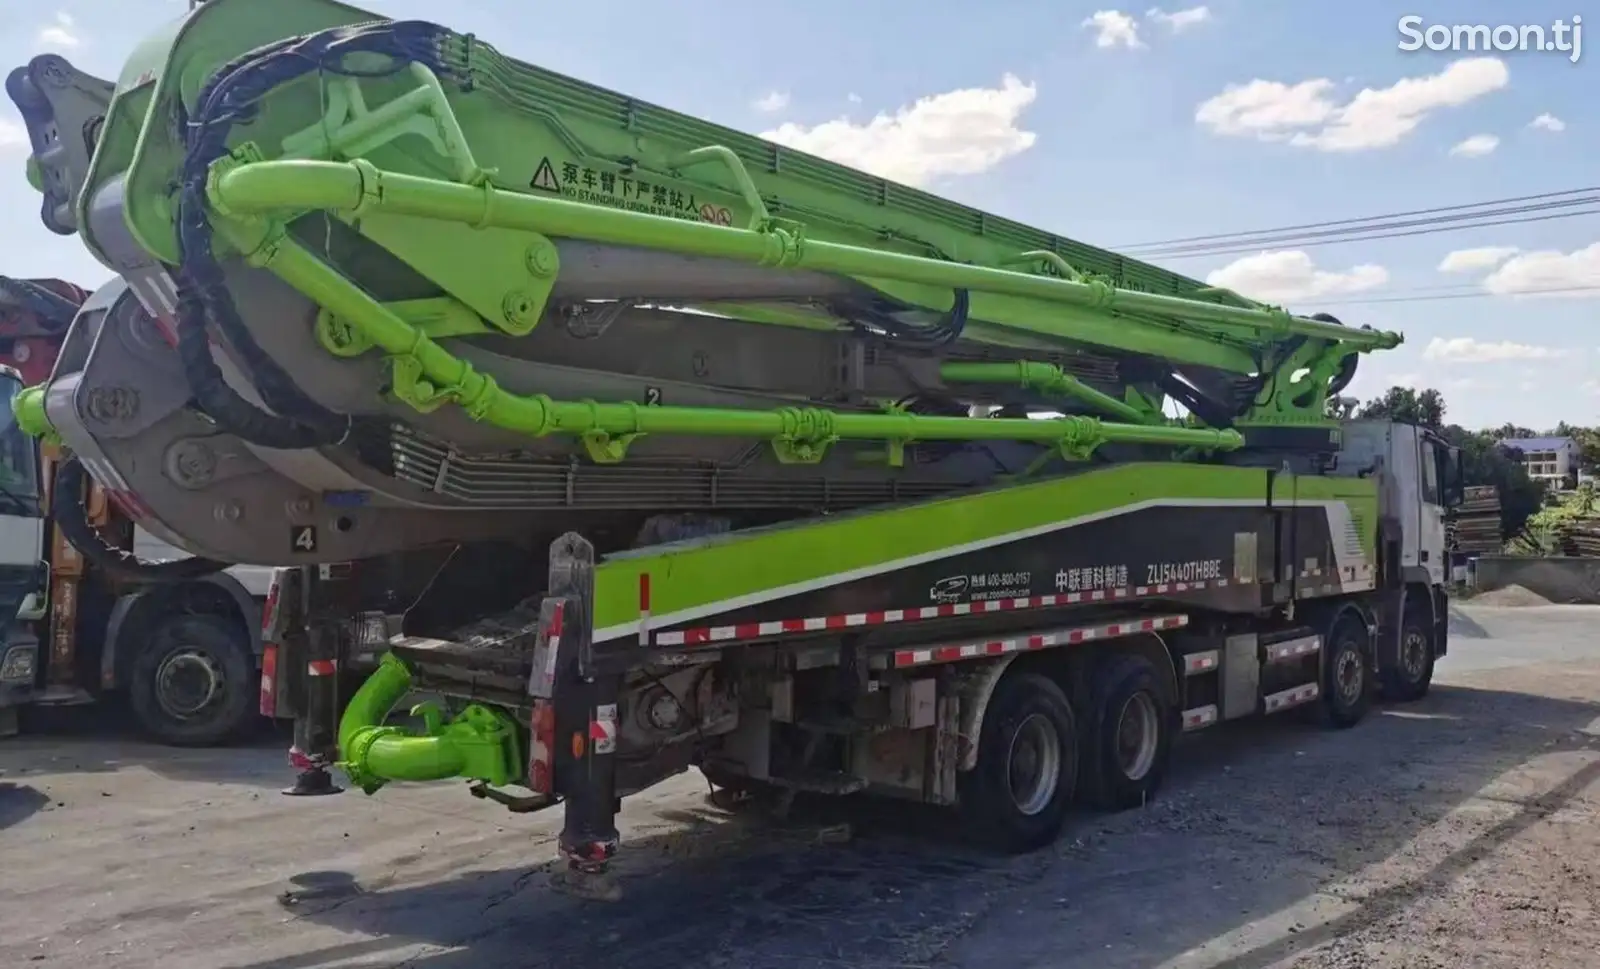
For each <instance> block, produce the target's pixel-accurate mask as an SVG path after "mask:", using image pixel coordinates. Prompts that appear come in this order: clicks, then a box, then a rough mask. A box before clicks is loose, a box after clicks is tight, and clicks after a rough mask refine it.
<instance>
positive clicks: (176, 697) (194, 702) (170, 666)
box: [155, 649, 224, 720]
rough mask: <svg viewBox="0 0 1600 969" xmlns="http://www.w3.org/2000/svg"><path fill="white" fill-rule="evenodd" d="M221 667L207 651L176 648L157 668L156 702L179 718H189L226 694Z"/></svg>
mask: <svg viewBox="0 0 1600 969" xmlns="http://www.w3.org/2000/svg"><path fill="white" fill-rule="evenodd" d="M223 686H224V683H223V675H222V668H221V667H220V666H219V665H218V664H217V661H216V660H215V659H213V658H212V657H211V656H209V655H208V654H206V653H204V652H201V651H200V650H197V649H181V650H175V651H174V652H172V653H171V654H169V655H168V656H167V657H166V658H165V659H163V660H162V661H161V665H160V667H158V668H157V670H156V691H155V692H156V702H157V703H159V704H160V705H161V709H162V711H163V712H165V713H166V714H168V715H169V716H172V717H176V718H178V719H180V720H187V719H190V718H192V717H194V716H196V715H197V714H199V713H200V712H201V711H203V710H205V709H206V708H207V707H209V706H210V705H211V704H213V703H215V702H216V701H217V699H218V698H219V697H221V696H222V693H223Z"/></svg>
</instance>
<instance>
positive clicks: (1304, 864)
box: [0, 606, 1600, 969]
mask: <svg viewBox="0 0 1600 969" xmlns="http://www.w3.org/2000/svg"><path fill="white" fill-rule="evenodd" d="M1454 629H1455V632H1454V637H1455V638H1454V640H1453V642H1454V646H1453V648H1452V652H1451V656H1450V657H1449V658H1448V659H1447V660H1445V661H1444V663H1443V664H1442V665H1441V668H1440V674H1439V682H1438V686H1437V687H1436V688H1435V691H1434V693H1433V694H1432V695H1431V696H1430V697H1429V698H1428V699H1427V700H1425V701H1423V702H1422V703H1419V704H1414V705H1410V706H1406V707H1399V708H1386V709H1382V710H1381V711H1379V712H1378V713H1376V714H1375V715H1373V716H1372V717H1370V718H1369V719H1368V720H1367V721H1366V722H1364V723H1363V724H1361V725H1360V726H1358V727H1357V728H1355V729H1354V730H1352V731H1348V732H1325V731H1322V730H1319V729H1316V728H1313V727H1307V726H1302V725H1300V724H1298V723H1294V722H1288V721H1266V722H1261V723H1249V724H1242V725H1236V726H1229V727H1225V728H1222V729H1220V730H1216V731H1212V732H1210V733H1208V734H1201V735H1198V736H1195V737H1192V738H1186V739H1185V742H1184V743H1182V744H1181V745H1180V747H1179V750H1178V753H1177V758H1178V764H1177V766H1176V768H1175V771H1174V774H1173V776H1172V780H1171V783H1170V784H1169V786H1168V787H1167V788H1166V789H1165V790H1164V791H1163V793H1162V796H1161V797H1160V798H1158V799H1157V800H1156V801H1154V802H1153V803H1152V804H1150V805H1149V806H1148V807H1146V808H1145V809H1143V810H1137V811H1131V812H1127V813H1124V814H1120V815H1114V816H1093V815H1089V816H1084V817H1082V818H1080V819H1079V820H1078V821H1077V822H1076V823H1075V825H1074V826H1073V828H1072V829H1071V831H1070V832H1069V834H1068V835H1067V836H1066V837H1065V838H1063V839H1062V841H1061V842H1060V843H1059V844H1057V845H1056V846H1055V847H1054V848H1052V849H1049V850H1046V851H1044V852H1040V853H1038V854H1035V855H1031V856H1026V857H1022V858H1015V859H1002V858H995V857H989V856H984V855H980V854H974V853H970V852H968V851H966V850H963V849H960V848H952V847H949V845H950V844H951V842H952V834H951V831H950V829H949V827H948V822H947V821H946V819H945V818H944V817H942V816H941V815H938V814H936V813H933V812H924V811H909V812H908V811H907V809H905V808H903V807H892V808H889V807H876V806H875V807H869V808H859V809H857V808H852V809H851V810H850V813H849V815H848V818H847V819H848V820H849V821H851V822H852V828H853V832H854V837H853V838H852V839H851V840H849V841H848V842H846V843H835V841H834V840H833V839H830V838H827V837H819V834H826V833H827V831H828V829H826V828H825V827H824V825H826V824H827V823H829V822H832V821H835V820H837V818H835V817H830V816H824V815H817V816H812V817H806V818H802V819H800V820H798V821H796V822H794V823H793V824H791V825H785V826H776V825H774V824H772V823H770V822H764V821H761V820H760V819H757V818H751V817H740V816H730V815H728V814H726V813H724V812H722V811H719V810H717V809H715V808H713V807H711V806H710V805H709V804H708V803H707V800H706V798H705V796H704V795H705V785H704V782H703V781H701V780H700V778H699V776H698V775H689V776H685V777H681V778H678V779H676V780H674V781H671V782H669V783H667V784H664V785H661V786H660V787H659V788H657V789H655V790H652V791H650V792H648V793H646V794H644V795H640V796H639V797H637V798H634V799H632V800H630V801H629V802H628V804H627V805H626V809H625V811H624V816H623V819H622V820H623V835H624V839H625V842H624V854H625V859H626V860H625V862H624V865H623V870H624V877H625V884H626V890H627V897H626V898H625V900H624V901H623V902H622V903H620V904H617V905H609V906H608V905H596V904H592V903H590V904H585V903H580V902H576V901H573V900H570V899H567V898H565V897H562V896H558V895H555V894H553V893H552V892H550V891H549V889H548V888H547V887H546V885H545V881H546V873H547V872H548V871H549V869H550V866H551V863H552V862H553V860H554V840H555V835H556V832H557V829H558V828H559V818H558V817H554V816H551V817H548V818H546V817H544V816H536V817H532V818H518V817H515V816H512V815H509V814H506V813H505V812H504V811H503V810H502V809H500V808H497V807H495V806H493V805H491V804H487V803H484V802H480V801H475V800H473V799H471V798H469V797H468V796H467V795H466V793H465V791H464V790H462V789H458V788H455V787H453V786H445V787H443V788H441V787H395V788H389V789H385V790H384V791H383V792H381V793H380V794H379V795H377V796H376V797H372V798H368V797H364V796H362V795H361V794H359V793H347V794H344V795H341V796H338V797H335V798H324V799H291V798H284V797H281V796H279V795H278V793H277V789H278V788H279V787H281V786H282V785H283V784H284V783H286V781H287V777H286V774H285V771H286V768H285V767H284V760H283V754H282V745H281V744H280V743H277V742H271V743H265V744H262V745H258V746H252V747H249V748H245V749H237V750H230V751H220V752H219V751H172V750H164V749H161V748H157V747H150V746H143V745H138V744H132V743H123V742H111V741H107V740H105V739H103V737H97V736H94V735H77V736H71V735H69V736H50V737H32V738H23V739H20V740H13V741H4V742H0V965H3V966H8V967H10V966H16V967H21V966H31V965H37V966H41V967H55V966H60V967H69V966H70V967H72V969H112V967H145V966H157V965H159V966H161V967H163V969H323V967H328V969H331V967H356V966H363V967H376V966H385V967H401V966H404V967H407V969H469V967H470V969H542V967H547V966H548V967H557V966H559V967H562V969H589V967H591V966H592V967H601V966H605V967H618V966H645V965H649V966H665V967H674V966H695V967H701V969H724V967H726V969H735V967H738V969H843V967H850V969H916V967H929V969H932V967H941V969H990V967H993V969H1002V967H1003V969H1035V967H1038V969H1044V967H1049V969H1078V967H1084V969H1089V967H1093V969H1152V967H1184V969H1189V967H1193V969H1202V967H1205V969H1212V967H1226V969H1268V967H1278V966H1294V967H1302V969H1357V967H1383V969H1388V967H1393V969H1400V967H1405V969H1435V967H1439V969H1443V967H1450V969H1464V967H1474V969H1477V967H1500V966H1504V967H1507V969H1512V967H1515V969H1525V967H1531V966H1556V965H1560V966H1565V967H1583V966H1600V922H1597V920H1596V917H1595V916H1596V912H1595V909H1596V907H1597V906H1600V888H1597V874H1600V833H1597V825H1596V821H1597V819H1596V809H1597V805H1600V643H1597V642H1596V637H1595V635H1594V633H1595V631H1596V630H1597V629H1600V609H1586V608H1583V607H1539V608H1528V609H1495V608H1483V607H1476V606H1465V607H1462V608H1461V609H1460V610H1458V613H1457V615H1456V617H1455V625H1454ZM825 810H837V808H830V809H825Z"/></svg>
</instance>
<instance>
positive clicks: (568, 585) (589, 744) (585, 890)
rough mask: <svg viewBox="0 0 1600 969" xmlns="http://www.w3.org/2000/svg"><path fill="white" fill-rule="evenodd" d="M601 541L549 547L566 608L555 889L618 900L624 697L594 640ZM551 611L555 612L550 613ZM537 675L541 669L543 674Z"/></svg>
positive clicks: (558, 710) (558, 702)
mask: <svg viewBox="0 0 1600 969" xmlns="http://www.w3.org/2000/svg"><path fill="white" fill-rule="evenodd" d="M594 565H595V563H594V546H592V545H590V544H589V542H588V541H586V540H585V539H583V538H582V537H580V536H578V535H577V534H575V533H572V532H568V533H567V534H565V535H563V536H561V537H560V538H558V539H557V540H556V541H555V542H554V543H553V544H552V545H551V547H550V583H549V591H548V592H547V597H548V599H547V602H549V601H553V602H554V603H555V604H556V608H557V609H558V610H559V613H558V614H559V616H560V619H559V620H558V623H557V625H556V630H555V635H554V636H552V637H551V638H552V639H555V642H554V643H551V644H549V647H548V648H549V649H550V654H549V656H548V659H549V662H550V663H551V664H552V665H553V669H554V676H553V677H552V678H551V680H552V682H551V683H550V686H551V689H550V693H551V694H552V697H551V699H552V701H553V703H554V708H555V710H554V712H555V731H554V736H555V738H556V740H557V742H556V744H555V749H554V750H553V751H551V753H552V754H553V759H554V762H555V765H554V766H555V771H554V773H555V778H556V786H557V789H558V790H560V791H561V794H562V799H563V800H564V801H565V802H566V820H565V823H564V824H563V826H562V829H561V839H560V847H561V854H562V856H563V857H564V858H565V859H566V861H567V866H566V868H565V870H562V871H558V872H556V874H555V876H554V877H553V879H552V882H553V885H554V887H556V888H557V889H559V890H561V891H564V892H567V893H568V894H572V895H576V896H580V897H583V898H590V899H599V900H604V901H615V900H616V899H618V898H620V897H621V894H622V890H621V886H620V885H619V884H618V883H617V882H616V880H615V879H614V878H613V877H612V875H611V873H610V871H609V869H610V865H611V859H612V858H613V857H614V856H615V855H616V852H617V839H618V835H617V822H616V817H617V809H618V799H617V784H616V780H617V774H616V745H617V699H618V693H619V692H620V690H621V686H622V672H621V667H620V664H618V663H617V662H616V661H615V660H616V659H619V658H620V657H615V654H616V652H617V651H616V650H608V651H607V652H608V653H610V654H612V656H613V657H614V658H613V659H612V661H610V662H608V661H607V659H606V658H605V657H604V656H603V655H601V654H597V651H596V649H595V645H594V599H595V595H594V585H595V574H594ZM546 612H547V614H548V612H549V610H548V609H547V610H546ZM536 672H537V671H536Z"/></svg>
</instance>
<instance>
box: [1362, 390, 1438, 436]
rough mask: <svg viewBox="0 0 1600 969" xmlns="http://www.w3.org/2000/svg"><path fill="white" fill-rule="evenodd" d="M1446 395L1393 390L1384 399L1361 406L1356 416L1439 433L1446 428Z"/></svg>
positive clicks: (1374, 400)
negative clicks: (1395, 422) (1418, 426)
mask: <svg viewBox="0 0 1600 969" xmlns="http://www.w3.org/2000/svg"><path fill="white" fill-rule="evenodd" d="M1444 414H1445V404H1444V395H1443V394H1440V393H1439V392H1438V391H1437V390H1434V389H1432V388H1429V389H1427V390H1424V391H1422V392H1421V393H1418V392H1417V391H1416V389H1414V388H1412V387H1390V388H1389V389H1388V391H1387V392H1385V393H1384V395H1383V396H1382V397H1374V398H1373V399H1371V400H1369V401H1367V402H1366V403H1365V404H1363V405H1361V409H1360V410H1359V411H1357V412H1356V416H1357V417H1364V418H1371V419H1378V420H1389V421H1399V422H1401V423H1402V424H1417V425H1420V426H1422V427H1426V428H1430V429H1432V430H1438V429H1439V428H1441V427H1443V426H1444Z"/></svg>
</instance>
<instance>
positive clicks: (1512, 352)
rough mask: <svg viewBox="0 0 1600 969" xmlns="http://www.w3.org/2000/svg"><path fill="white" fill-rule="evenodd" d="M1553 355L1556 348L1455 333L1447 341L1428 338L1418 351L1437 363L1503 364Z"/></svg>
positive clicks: (1541, 358) (1542, 358)
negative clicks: (1496, 341) (1478, 338)
mask: <svg viewBox="0 0 1600 969" xmlns="http://www.w3.org/2000/svg"><path fill="white" fill-rule="evenodd" d="M1556 355H1557V353H1556V351H1555V350H1552V349H1551V348H1550V347H1536V346H1533V345H1531V344H1528V343H1512V342H1511V341H1510V340H1504V341H1501V342H1499V343H1488V342H1484V341H1482V340H1474V339H1473V338H1472V337H1470V336H1458V337H1455V338H1454V339H1450V340H1446V339H1444V338H1443V337H1437V336H1436V337H1434V338H1433V339H1432V340H1430V341H1428V346H1427V348H1426V349H1425V350H1423V351H1422V356H1423V358H1424V359H1427V360H1437V361H1439V362H1441V363H1504V362H1505V361H1507V360H1548V359H1550V358H1551V357H1554V356H1556Z"/></svg>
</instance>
